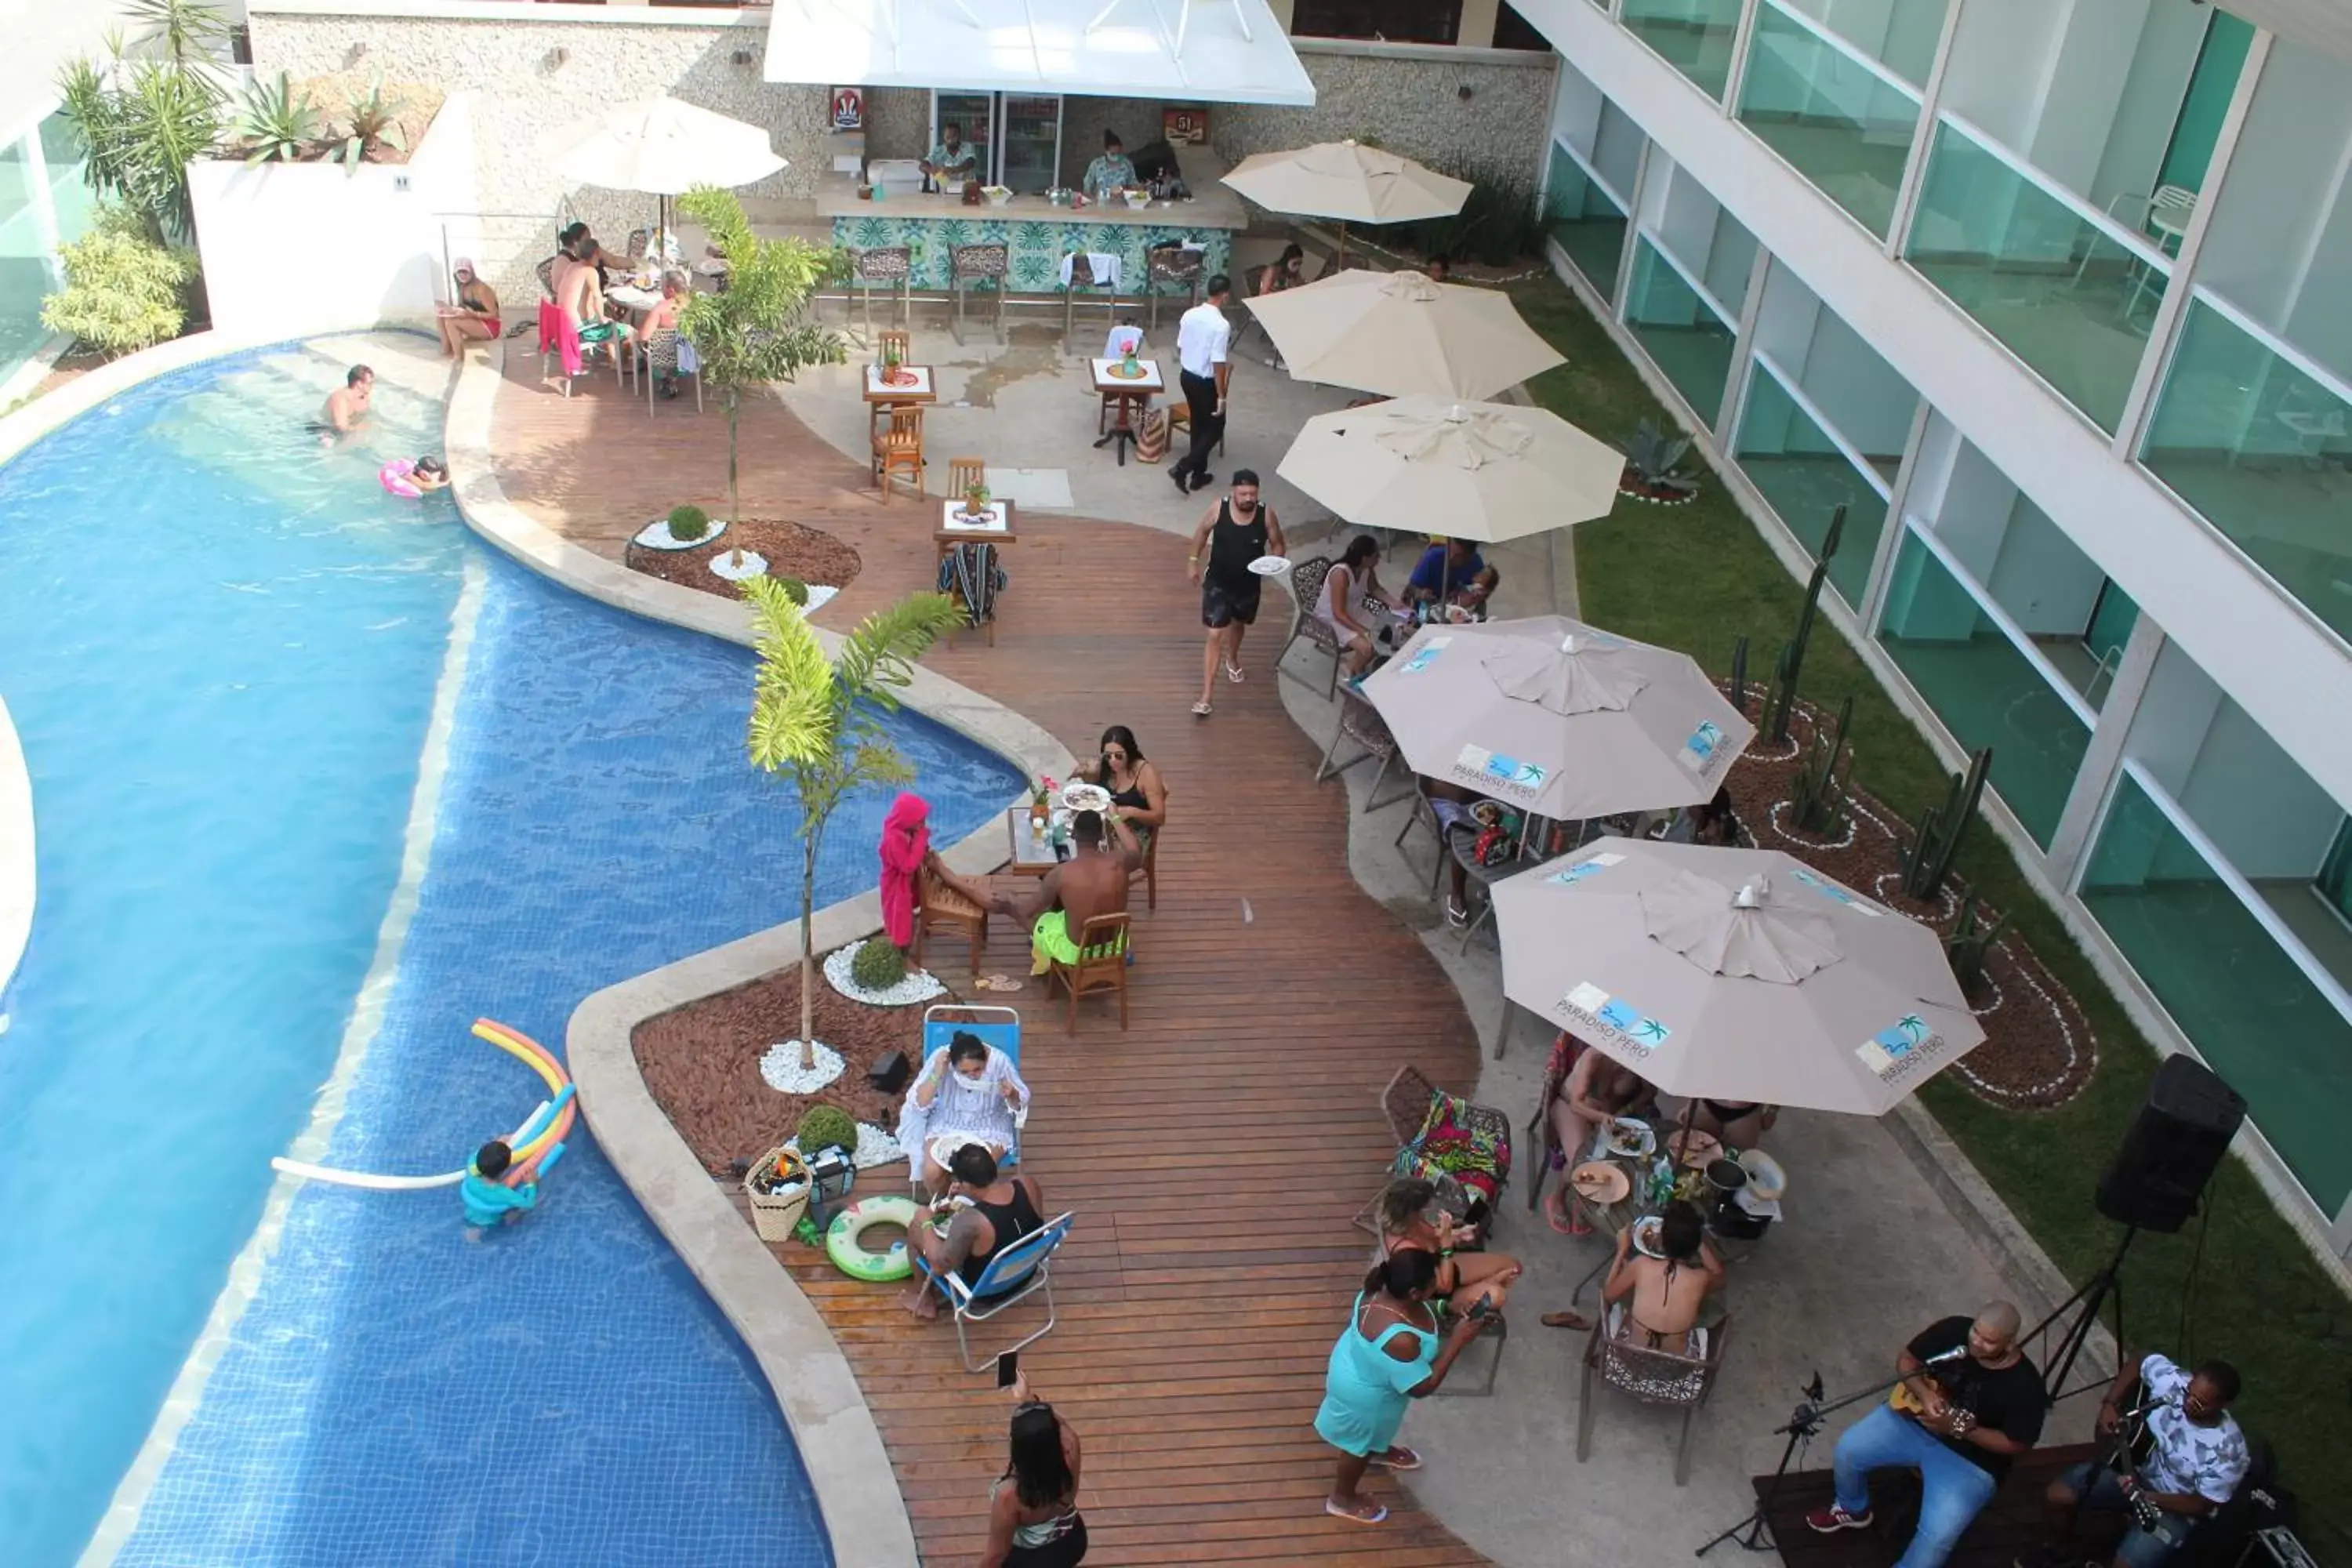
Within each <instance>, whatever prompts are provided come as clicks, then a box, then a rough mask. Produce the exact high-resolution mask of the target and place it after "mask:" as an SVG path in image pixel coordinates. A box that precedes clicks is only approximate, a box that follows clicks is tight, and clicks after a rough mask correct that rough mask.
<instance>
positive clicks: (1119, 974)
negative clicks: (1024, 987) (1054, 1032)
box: [1045, 913, 1129, 1035]
mask: <svg viewBox="0 0 2352 1568" xmlns="http://www.w3.org/2000/svg"><path fill="white" fill-rule="evenodd" d="M1127 922H1128V917H1127V916H1126V914H1124V913H1120V914H1116V915H1097V916H1095V917H1094V918H1093V919H1091V920H1089V921H1087V923H1086V927H1085V929H1084V930H1082V931H1079V932H1078V961H1077V963H1062V962H1061V961H1060V960H1058V959H1056V960H1055V961H1054V962H1053V963H1052V964H1051V965H1050V966H1049V968H1048V970H1047V973H1046V975H1045V989H1046V990H1047V991H1048V992H1049V993H1050V992H1051V991H1052V990H1053V988H1054V983H1055V981H1057V980H1058V981H1060V982H1061V983H1062V984H1064V985H1065V986H1067V987H1068V988H1069V993H1070V1033H1072V1034H1073V1035H1075V1034H1076V1033H1077V1032H1078V998H1079V997H1081V996H1084V995H1087V994H1090V993H1093V992H1097V991H1116V992H1118V1026H1119V1027H1120V1028H1122V1029H1124V1028H1126V1027H1127V960H1128V955H1129V944H1128V936H1127Z"/></svg>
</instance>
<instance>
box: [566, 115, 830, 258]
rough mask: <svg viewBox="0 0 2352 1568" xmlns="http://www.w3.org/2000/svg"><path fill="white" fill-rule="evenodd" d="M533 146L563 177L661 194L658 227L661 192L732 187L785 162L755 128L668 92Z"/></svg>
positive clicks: (665, 208) (665, 216) (665, 219)
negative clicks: (696, 187)
mask: <svg viewBox="0 0 2352 1568" xmlns="http://www.w3.org/2000/svg"><path fill="white" fill-rule="evenodd" d="M538 152H539V155H540V157H541V159H542V160H543V161H545V162H546V163H547V164H548V165H549V166H550V167H551V168H552V169H553V170H554V171H555V172H556V173H557V174H561V175H562V176H563V177H564V178H565V179H567V180H573V181H577V182H578V183H579V184H583V185H602V186H604V188H605V189H606V190H612V191H643V192H645V193H646V194H647V195H658V196H661V197H663V198H664V200H663V202H662V215H661V223H662V226H663V227H664V228H665V229H667V227H668V226H669V203H668V200H667V198H668V197H671V196H674V195H678V194H680V193H681V192H684V191H689V190H692V189H693V188H694V187H695V186H697V185H718V186H720V187H721V188H723V189H729V190H731V189H733V188H735V187H736V186H738V185H748V184H753V183H754V182H756V181H760V180H764V179H766V178H767V177H768V176H769V175H771V174H774V173H776V172H777V171H778V170H780V169H782V167H783V166H784V160H783V159H782V158H780V157H778V156H777V155H776V151H775V149H774V148H773V147H772V146H770V145H769V142H768V132H766V131H764V130H762V129H761V127H759V126H757V125H746V124H744V123H743V122H742V121H740V120H730V119H728V118H727V117H726V116H725V115H723V114H714V113H712V112H711V111H710V110H708V109H697V108H696V107H695V106H694V105H693V104H690V103H681V102H679V101H678V100H677V99H674V98H647V99H640V100H637V101H636V102H634V103H620V104H614V106H613V107H612V108H610V109H601V110H597V111H596V112H595V113H593V114H592V115H590V116H588V118H586V119H585V120H576V121H572V123H571V124H569V125H564V126H560V127H558V128H557V129H556V130H553V131H551V132H548V133H547V134H546V135H544V136H542V137H541V138H540V139H539V146H538Z"/></svg>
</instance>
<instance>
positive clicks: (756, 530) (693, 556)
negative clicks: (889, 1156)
mask: <svg viewBox="0 0 2352 1568" xmlns="http://www.w3.org/2000/svg"><path fill="white" fill-rule="evenodd" d="M722 550H750V551H754V552H758V553H759V554H761V555H763V556H765V557H767V561H768V575H769V576H771V577H797V578H799V579H800V580H801V581H802V582H803V583H818V584H825V585H826V586H828V587H834V588H846V587H848V586H849V584H851V583H852V582H853V581H855V580H856V576H857V567H858V559H857V552H856V551H855V550H853V549H851V548H850V547H849V546H848V545H846V544H845V543H843V542H841V541H840V540H838V539H835V537H834V536H833V535H832V534H830V533H825V532H823V531H819V530H817V529H814V528H809V527H806V526H804V525H803V524H801V523H797V522H783V521H776V520H774V519H771V518H764V517H747V518H745V519H744V520H743V521H740V522H736V523H730V524H729V525H728V527H727V531H726V532H724V533H722V534H720V535H719V538H718V539H717V540H716V541H715V542H711V543H709V544H698V545H697V546H695V547H694V548H693V549H692V550H647V549H646V548H645V546H643V545H641V544H637V543H635V542H632V543H631V544H630V545H629V548H628V552H627V554H626V556H625V563H626V564H627V566H628V567H629V569H630V570H631V571H635V572H642V573H644V574H646V576H648V577H659V578H660V579H662V581H664V582H666V583H683V584H686V585H687V586H688V587H689V588H699V589H701V590H702V591H703V592H704V593H706V594H717V595H721V596H722V597H725V598H730V599H732V598H736V597H738V596H739V595H738V592H737V589H736V586H735V584H732V583H730V582H729V581H727V579H726V578H724V577H721V576H719V574H717V573H715V572H713V571H712V570H711V569H710V562H711V558H712V557H714V556H716V555H717V554H718V553H719V552H720V551H722ZM763 1152H764V1151H763Z"/></svg>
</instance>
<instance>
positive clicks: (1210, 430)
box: [1168, 272, 1234, 495]
mask: <svg viewBox="0 0 2352 1568" xmlns="http://www.w3.org/2000/svg"><path fill="white" fill-rule="evenodd" d="M1232 291H1233V280H1232V279H1229V278H1227V277H1226V276H1225V275H1224V274H1223V273H1222V272H1220V273H1218V274H1217V275H1216V276H1215V277H1213V278H1212V279H1209V294H1208V298H1207V299H1205V300H1202V302H1201V303H1199V304H1197V305H1195V306H1193V307H1192V309H1191V310H1187V311H1185V312H1184V319H1183V321H1181V322H1179V323H1178V324H1177V328H1176V357H1177V359H1178V360H1179V361H1180V362H1181V363H1182V366H1183V368H1182V370H1181V372H1180V373H1179V374H1178V376H1177V381H1178V384H1180V385H1181V386H1182V388H1183V389H1184V405H1185V407H1186V408H1187V409H1189V410H1190V411H1191V415H1192V448H1191V449H1190V450H1189V451H1187V452H1186V453H1185V454H1184V455H1183V456H1182V457H1181V458H1178V459H1176V461H1175V462H1174V463H1173V464H1171V466H1170V467H1169V469H1168V477H1169V478H1170V479H1172V480H1174V481H1175V484H1176V492H1177V494H1179V495H1188V494H1190V493H1191V492H1192V491H1193V490H1197V489H1201V488H1202V486H1204V485H1206V484H1208V483H1209V481H1210V480H1212V479H1215V478H1216V476H1215V475H1214V474H1212V473H1211V472H1209V448H1210V447H1213V446H1215V445H1216V444H1217V442H1218V441H1219V440H1220V439H1222V438H1223V436H1224V433H1225V390H1226V388H1227V386H1228V385H1229V384H1231V383H1232V381H1233V376H1234V366H1233V362H1232V360H1231V359H1230V358H1229V357H1228V356H1227V351H1228V350H1230V349H1231V348H1232V347H1233V342H1234V328H1233V323H1232V322H1230V321H1226V320H1225V296H1226V295H1228V294H1230V293H1231V292H1232Z"/></svg>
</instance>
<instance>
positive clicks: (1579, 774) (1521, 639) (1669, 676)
mask: <svg viewBox="0 0 2352 1568" xmlns="http://www.w3.org/2000/svg"><path fill="white" fill-rule="evenodd" d="M1363 691H1364V697H1365V699H1366V700H1368V701H1370V703H1371V705H1372V706H1373V707H1374V708H1377V709H1378V710H1380V714H1381V719H1382V720H1384V721H1386V722H1387V724H1388V727H1389V732H1390V733H1391V735H1394V736H1395V737H1396V742H1397V746H1398V749H1399V750H1401V751H1402V752H1403V753H1404V758H1405V761H1406V763H1409V764H1410V765H1411V766H1412V771H1413V772H1415V773H1420V774H1423V776H1424V777H1428V778H1433V779H1444V780H1448V781H1450V782H1453V783H1456V784H1466V785H1469V786H1471V787H1473V788H1475V789H1477V790H1479V791H1480V792H1481V793H1483V794H1486V795H1492V796H1493V797H1494V798H1496V800H1501V801H1507V802H1508V803H1510V804H1511V805H1517V806H1521V807H1523V808H1525V809H1526V810H1528V811H1529V812H1531V813H1533V814H1535V815H1536V816H1548V817H1551V818H1553V819H1554V820H1556V821H1557V820H1575V819H1582V818H1587V817H1594V816H1613V815H1615V814H1616V813H1618V812H1623V811H1650V810H1655V809H1661V808H1664V807H1666V806H1676V805H1695V804H1696V803H1697V802H1699V801H1703V800H1707V799H1710V798H1712V797H1713V796H1714V795H1715V792H1716V790H1717V788H1719V787H1720V786H1721V785H1722V783H1723V777H1724V774H1725V773H1726V772H1727V771H1728V769H1729V768H1730V766H1731V763H1732V760H1733V759H1734V758H1736V757H1738V755H1739V753H1740V752H1743V751H1745V750H1746V749H1747V747H1748V742H1750V741H1751V740H1753V739H1755V736H1756V730H1755V727H1754V726H1753V725H1751V724H1749V723H1748V721H1747V720H1746V719H1745V718H1743V717H1742V716H1741V715H1740V712H1739V710H1738V709H1736V708H1734V707H1733V706H1732V705H1731V704H1730V703H1729V702H1727V701H1726V700H1724V698H1723V695H1722V694H1721V693H1720V692H1718V691H1717V690H1716V689H1715V686H1714V683H1713V682H1711V681H1709V680H1708V679H1707V678H1706V672H1705V671H1704V670H1702V669H1700V668H1699V667H1698V666H1697V665H1696V663H1694V662H1693V661H1692V659H1691V658H1690V657H1689V656H1688V655H1687V654H1680V653H1676V652H1675V651H1674V650H1672V649H1671V648H1663V647H1651V646H1650V645H1649V644H1647V643H1640V642H1635V641H1633V639H1631V638H1630V637H1615V636H1612V635H1611V634H1610V633H1607V632H1603V631H1598V630H1596V629H1594V628H1593V627H1591V626H1586V625H1585V624H1584V623H1583V622H1581V621H1572V620H1570V619H1569V618H1568V617H1567V616H1531V617H1529V618H1528V619H1525V620H1517V621H1488V622H1485V623H1483V624H1479V623H1472V624H1469V625H1462V626H1443V625H1441V626H1423V628H1422V629H1421V630H1420V631H1418V632H1415V633H1414V634H1413V636H1412V640H1411V641H1409V642H1408V643H1406V645H1405V646H1404V647H1403V648H1402V649H1401V650H1400V651H1399V653H1398V655H1397V657H1396V658H1392V659H1391V660H1390V661H1389V662H1388V663H1387V664H1386V665H1385V666H1383V667H1382V668H1380V669H1379V670H1377V671H1375V672H1374V673H1373V674H1372V675H1371V676H1370V677H1369V678H1367V679H1366V680H1365V681H1364V687H1363Z"/></svg>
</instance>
